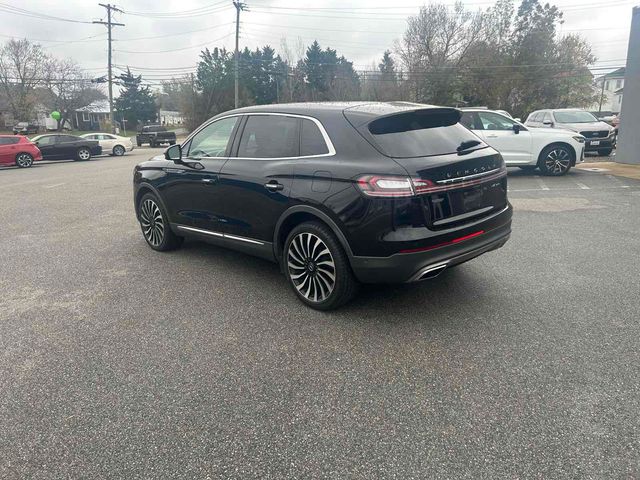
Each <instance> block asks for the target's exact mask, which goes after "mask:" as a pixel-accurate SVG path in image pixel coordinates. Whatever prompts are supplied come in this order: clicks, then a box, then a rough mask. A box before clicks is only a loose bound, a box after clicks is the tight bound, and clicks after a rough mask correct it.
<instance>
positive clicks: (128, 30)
mask: <svg viewBox="0 0 640 480" xmlns="http://www.w3.org/2000/svg"><path fill="white" fill-rule="evenodd" d="M246 3H247V4H248V6H249V11H247V12H243V13H242V15H241V39H240V46H241V48H243V47H245V46H247V47H249V48H255V47H256V46H262V45H265V44H269V45H271V46H272V47H274V48H275V49H276V50H277V51H278V52H279V53H282V48H281V44H282V41H283V39H286V42H287V44H288V46H289V48H290V50H291V54H292V55H293V56H294V59H297V58H298V57H299V56H300V54H301V53H303V50H304V49H303V48H302V47H301V46H302V45H308V44H309V43H311V42H312V41H313V40H314V39H317V40H318V41H319V42H320V44H321V45H322V46H323V47H325V46H331V47H332V48H336V49H337V50H338V54H342V55H345V56H346V57H347V58H348V59H349V60H351V61H353V62H354V64H355V67H356V68H357V69H366V68H370V67H371V65H372V63H373V62H377V61H378V60H379V58H380V57H381V55H382V52H383V51H384V50H385V49H386V48H390V49H393V45H394V41H395V40H396V39H399V38H400V37H401V36H402V33H403V31H404V29H405V26H406V18H407V16H409V15H412V14H415V13H416V12H417V11H418V8H419V5H421V4H422V3H423V2H421V1H419V0H393V1H389V0H366V1H365V0H358V1H352V2H344V1H342V2H340V1H333V0H316V1H315V2H313V3H311V2H304V1H301V0H298V1H284V0H282V1H271V0H246ZM443 3H447V4H453V0H444V1H443ZM463 3H465V5H467V6H468V8H470V9H478V8H483V9H486V8H488V7H490V6H491V5H492V4H493V2H491V1H488V0H468V1H465V2H463ZM551 3H552V4H554V5H557V6H558V7H559V8H560V9H561V10H562V11H563V12H564V19H565V22H564V25H562V27H561V33H569V32H571V33H581V34H582V35H583V36H584V37H585V38H587V39H588V40H589V41H590V42H591V45H592V46H593V51H594V53H595V55H596V56H597V57H598V63H597V66H599V67H603V66H611V67H619V66H622V65H624V64H625V58H626V53H627V42H628V38H629V27H630V24H631V11H632V6H633V5H634V3H635V2H633V1H628V0H609V1H606V0H605V1H603V0H598V1H596V0H557V1H555V2H553V1H552V2H551ZM635 4H637V3H635ZM2 5H9V6H14V7H17V8H21V9H26V10H29V11H35V12H39V13H40V14H46V15H49V16H54V17H59V18H64V19H73V20H76V21H84V22H91V21H93V20H104V19H105V18H106V12H105V9H104V8H102V7H100V6H98V0H96V1H93V0H65V1H56V2H52V1H50V0H29V1H27V2H25V1H24V0H1V1H0V8H2V7H1V6H2ZM116 5H117V6H118V7H119V8H121V9H122V10H123V11H124V12H125V13H118V14H116V15H115V18H114V20H115V21H118V22H121V23H124V24H126V26H124V27H116V28H115V30H114V39H116V40H117V41H116V42H114V59H113V62H114V64H115V65H118V66H124V65H129V66H130V67H131V69H132V70H133V71H134V72H136V73H141V74H143V77H144V78H146V79H147V80H149V81H153V82H156V83H157V82H159V81H160V80H161V79H163V78H167V77H169V76H170V75H171V74H172V73H178V72H188V71H190V70H192V69H193V68H194V66H195V64H196V62H197V59H198V53H199V52H200V50H201V49H202V48H204V47H205V46H209V47H214V46H225V47H227V48H228V49H233V46H234V35H233V34H234V21H235V9H234V8H233V6H232V3H231V0H229V1H221V0H182V1H180V2H176V1H171V0H155V1H151V0H123V1H122V2H120V3H116ZM303 5H307V7H303ZM0 24H1V25H2V30H0V35H2V36H1V37H0V39H2V40H6V39H8V38H10V37H19V38H28V39H31V40H37V41H40V43H41V44H42V45H43V46H45V47H46V49H47V51H49V52H50V53H52V54H54V55H56V56H59V57H72V58H73V59H75V60H76V61H77V62H78V63H80V65H81V66H82V67H83V68H85V69H87V71H88V72H90V73H91V74H92V75H93V74H94V73H95V75H96V76H99V75H102V74H104V73H106V62H107V54H106V47H107V40H106V28H105V27H104V26H102V25H94V24H91V23H73V22H65V21H60V20H54V19H42V18H34V17H32V16H26V15H16V14H12V13H8V12H6V11H5V10H0ZM146 37H156V38H152V39H149V38H146ZM78 40H81V41H78ZM177 49H180V50H179V51H169V50H177ZM116 71H117V70H116ZM604 71H605V70H598V73H602V72H604Z"/></svg>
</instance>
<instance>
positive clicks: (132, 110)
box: [115, 68, 158, 126]
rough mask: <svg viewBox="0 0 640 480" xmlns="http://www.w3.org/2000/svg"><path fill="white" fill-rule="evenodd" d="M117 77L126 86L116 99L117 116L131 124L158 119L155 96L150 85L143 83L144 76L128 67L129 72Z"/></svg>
mask: <svg viewBox="0 0 640 480" xmlns="http://www.w3.org/2000/svg"><path fill="white" fill-rule="evenodd" d="M116 79H117V80H119V82H120V85H121V86H123V87H124V90H123V91H122V92H121V93H120V96H118V98H116V101H115V108H116V110H117V111H118V115H117V117H118V118H120V117H124V119H125V120H126V121H127V124H128V125H129V126H134V125H138V124H144V123H146V122H153V121H156V119H157V117H158V116H157V111H156V103H155V98H154V96H153V93H151V90H150V89H149V87H147V86H143V85H142V76H141V75H138V76H136V75H134V74H132V73H131V70H130V69H128V68H127V73H123V74H122V75H119V76H117V77H116Z"/></svg>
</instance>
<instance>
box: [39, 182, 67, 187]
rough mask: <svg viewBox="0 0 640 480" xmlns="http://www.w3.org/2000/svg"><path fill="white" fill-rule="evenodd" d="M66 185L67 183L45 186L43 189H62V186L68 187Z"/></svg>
mask: <svg viewBox="0 0 640 480" xmlns="http://www.w3.org/2000/svg"><path fill="white" fill-rule="evenodd" d="M66 184H67V183H66V182H63V183H54V184H53V185H45V186H44V187H42V188H56V187H61V186H62V185H66Z"/></svg>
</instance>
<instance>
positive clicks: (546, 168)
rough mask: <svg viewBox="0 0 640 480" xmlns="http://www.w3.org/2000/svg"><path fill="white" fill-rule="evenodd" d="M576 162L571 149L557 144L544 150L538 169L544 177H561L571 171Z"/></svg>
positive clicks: (539, 159)
mask: <svg viewBox="0 0 640 480" xmlns="http://www.w3.org/2000/svg"><path fill="white" fill-rule="evenodd" d="M574 162H575V158H574V153H573V151H572V150H571V148H570V147H568V146H566V145H562V144H555V145H549V146H547V147H545V148H544V150H542V152H541V153H540V157H539V158H538V168H539V169H540V171H541V172H542V174H543V175H547V176H549V177H559V176H561V175H565V174H566V173H567V172H568V171H569V170H571V165H572V164H573V163H574Z"/></svg>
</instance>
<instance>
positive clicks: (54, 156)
mask: <svg viewBox="0 0 640 480" xmlns="http://www.w3.org/2000/svg"><path fill="white" fill-rule="evenodd" d="M31 141H32V142H33V143H35V144H36V145H37V146H38V148H39V149H40V151H41V152H42V158H43V159H44V160H71V159H73V160H91V157H92V156H94V155H101V154H102V147H101V146H100V145H99V144H98V142H97V141H96V140H87V139H86V138H82V137H77V136H75V135H66V134H47V135H39V136H37V137H33V138H32V139H31Z"/></svg>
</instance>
